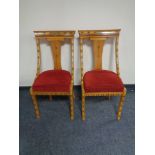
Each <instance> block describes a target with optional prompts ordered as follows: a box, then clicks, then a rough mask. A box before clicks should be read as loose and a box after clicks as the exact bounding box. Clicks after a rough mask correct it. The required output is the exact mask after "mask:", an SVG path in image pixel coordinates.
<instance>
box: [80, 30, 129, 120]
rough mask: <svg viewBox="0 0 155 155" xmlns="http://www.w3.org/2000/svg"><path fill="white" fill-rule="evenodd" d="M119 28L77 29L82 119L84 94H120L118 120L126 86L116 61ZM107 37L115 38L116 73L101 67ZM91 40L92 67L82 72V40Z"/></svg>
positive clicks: (83, 116) (116, 57)
mask: <svg viewBox="0 0 155 155" xmlns="http://www.w3.org/2000/svg"><path fill="white" fill-rule="evenodd" d="M119 33H120V29H116V30H79V39H80V44H79V45H80V63H81V88H82V120H85V118H86V114H85V97H86V96H109V97H110V96H120V102H119V107H118V113H117V120H120V118H121V113H122V107H123V103H124V98H125V95H126V88H125V87H124V85H123V82H122V80H121V78H120V71H119V61H118V40H119ZM108 38H113V39H114V40H115V61H116V73H114V72H112V71H109V70H104V69H102V51H103V47H104V44H105V41H106V40H107V39H108ZM84 40H91V41H92V45H93V59H94V68H93V70H91V71H88V72H86V73H85V74H84V73H83V72H84V71H83V44H84V43H83V41H84Z"/></svg>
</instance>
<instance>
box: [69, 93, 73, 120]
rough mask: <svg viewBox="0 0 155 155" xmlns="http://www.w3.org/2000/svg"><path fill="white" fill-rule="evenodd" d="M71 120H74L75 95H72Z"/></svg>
mask: <svg viewBox="0 0 155 155" xmlns="http://www.w3.org/2000/svg"><path fill="white" fill-rule="evenodd" d="M70 119H71V120H74V95H70Z"/></svg>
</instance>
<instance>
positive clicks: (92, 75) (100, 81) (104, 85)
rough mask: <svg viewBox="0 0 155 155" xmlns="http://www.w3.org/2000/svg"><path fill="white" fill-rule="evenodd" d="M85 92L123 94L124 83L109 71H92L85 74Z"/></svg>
mask: <svg viewBox="0 0 155 155" xmlns="http://www.w3.org/2000/svg"><path fill="white" fill-rule="evenodd" d="M83 81H84V89H85V92H122V91H123V88H124V86H123V83H122V80H121V79H120V78H119V77H118V75H117V74H116V73H114V72H112V71H108V70H92V71H88V72H86V73H85V74H84V77H83Z"/></svg>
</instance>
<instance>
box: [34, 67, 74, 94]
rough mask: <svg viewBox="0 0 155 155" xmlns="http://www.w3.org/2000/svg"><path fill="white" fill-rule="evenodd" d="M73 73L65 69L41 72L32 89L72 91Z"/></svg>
mask: <svg viewBox="0 0 155 155" xmlns="http://www.w3.org/2000/svg"><path fill="white" fill-rule="evenodd" d="M70 84H71V74H70V72H68V71H65V70H48V71H45V72H42V73H40V74H39V76H38V77H37V78H36V79H35V81H34V83H33V85H32V89H33V90H34V91H43V92H70Z"/></svg>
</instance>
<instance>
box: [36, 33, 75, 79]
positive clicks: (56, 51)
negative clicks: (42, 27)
mask: <svg viewBox="0 0 155 155" xmlns="http://www.w3.org/2000/svg"><path fill="white" fill-rule="evenodd" d="M34 34H35V39H36V44H37V73H36V77H37V76H38V75H39V74H40V68H41V48H40V44H41V41H47V42H48V43H49V45H50V47H51V52H52V55H53V61H54V69H55V70H57V69H61V44H62V42H64V41H65V40H66V39H69V40H70V45H71V65H72V71H71V72H72V79H73V75H74V34H75V31H34Z"/></svg>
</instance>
